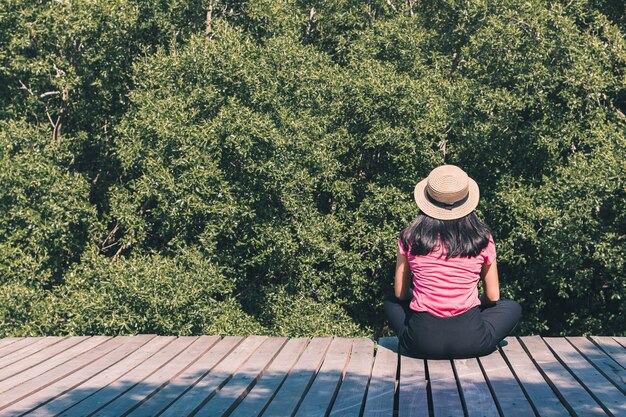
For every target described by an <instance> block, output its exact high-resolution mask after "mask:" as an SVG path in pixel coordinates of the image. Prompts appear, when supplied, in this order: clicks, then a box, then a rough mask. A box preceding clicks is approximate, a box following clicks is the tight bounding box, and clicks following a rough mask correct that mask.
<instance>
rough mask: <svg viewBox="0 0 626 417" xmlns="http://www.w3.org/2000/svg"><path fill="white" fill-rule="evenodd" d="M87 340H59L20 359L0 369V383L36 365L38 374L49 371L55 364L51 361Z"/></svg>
mask: <svg viewBox="0 0 626 417" xmlns="http://www.w3.org/2000/svg"><path fill="white" fill-rule="evenodd" d="M87 339H89V336H80V337H70V338H67V339H64V340H61V341H59V342H58V343H55V344H54V345H52V346H48V347H47V348H45V349H42V350H41V351H39V352H37V353H34V354H32V355H30V356H28V357H26V358H22V359H21V360H18V361H15V362H14V363H12V364H10V365H6V366H4V367H3V368H2V369H0V381H4V380H6V379H8V378H11V377H16V376H17V375H18V374H19V373H20V372H23V371H25V370H27V369H30V368H32V367H34V366H36V365H39V366H38V368H37V369H38V370H39V371H38V372H39V373H43V372H45V371H46V370H48V369H50V367H51V366H53V365H54V364H55V363H56V362H55V361H54V359H53V358H54V357H55V356H56V355H58V354H63V353H64V352H66V351H67V350H68V349H69V348H71V347H73V346H76V345H78V344H79V343H82V342H84V341H85V340H87ZM46 361H48V362H46ZM44 362H46V363H44ZM40 364H41V365H40ZM57 365H58V363H57ZM54 366H56V365H54ZM33 373H34V374H35V375H37V373H36V372H34V370H33V371H31V374H33Z"/></svg>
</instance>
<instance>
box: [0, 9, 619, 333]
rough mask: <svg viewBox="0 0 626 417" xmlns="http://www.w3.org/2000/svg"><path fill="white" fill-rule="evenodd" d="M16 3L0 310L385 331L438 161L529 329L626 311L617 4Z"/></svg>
mask: <svg viewBox="0 0 626 417" xmlns="http://www.w3.org/2000/svg"><path fill="white" fill-rule="evenodd" d="M0 3H1V4H2V10H3V11H4V12H3V14H2V15H1V16H0V44H1V45H2V48H0V103H2V105H1V106H0V120H2V121H1V122H0V128H1V130H0V158H1V161H2V164H3V168H5V169H3V170H2V172H0V180H1V187H0V204H2V207H1V208H2V214H0V249H2V251H3V253H4V258H3V259H2V260H1V261H0V299H1V300H3V303H0V304H2V305H4V307H3V308H2V309H0V314H2V315H3V317H4V321H3V323H4V324H3V327H2V329H1V330H0V333H1V334H20V335H25V334H41V333H47V334H53V333H59V334H68V333H104V334H118V333H134V332H159V333H171V334H199V333H230V334H237V333H239V334H249V333H271V334H281V335H314V334H315V335H318V334H330V333H332V334H337V335H356V334H359V333H360V334H371V333H372V332H375V333H377V334H380V333H384V332H386V331H387V328H386V325H385V320H384V317H383V314H382V310H381V308H380V307H381V304H382V300H383V298H384V295H385V293H387V292H389V291H391V285H392V282H393V272H394V260H395V248H396V246H395V243H396V241H397V238H398V236H399V232H400V230H402V229H403V228H404V227H406V225H408V224H409V222H410V221H411V220H412V219H413V218H414V216H415V214H416V213H417V208H416V206H415V203H414V201H413V196H412V191H413V187H414V185H415V183H416V182H417V181H419V180H420V179H422V178H423V177H424V176H425V175H427V174H428V172H429V171H430V170H431V169H432V168H434V167H435V166H437V165H439V164H441V163H444V162H445V163H454V164H457V165H459V166H461V167H463V168H464V169H465V170H466V171H467V172H468V173H469V174H470V175H471V176H472V177H473V178H475V179H476V180H477V182H478V183H479V185H480V187H481V203H480V206H479V210H478V211H479V213H480V215H481V216H482V217H483V218H484V219H485V220H486V221H487V222H488V224H489V225H490V226H491V227H492V229H493V231H494V234H495V240H496V245H497V250H498V260H499V269H500V271H501V281H502V284H501V288H502V291H503V294H504V295H506V296H507V297H511V298H515V299H517V300H520V301H521V302H522V304H523V306H524V311H525V318H524V322H523V323H522V324H521V325H520V326H519V331H520V332H522V333H530V332H541V333H546V334H567V333H572V334H574V333H586V332H595V333H616V334H619V333H623V332H624V331H626V329H624V324H623V320H621V319H620V317H623V315H624V313H625V311H624V310H625V309H626V304H625V301H624V300H626V284H625V281H624V274H623V269H624V262H623V259H624V251H623V249H622V248H623V247H624V245H623V240H624V235H625V231H624V230H625V220H624V219H625V216H626V214H625V211H624V208H623V199H624V183H623V178H624V161H623V158H622V157H621V156H622V155H623V154H624V145H625V143H626V138H625V137H624V123H625V122H626V118H625V117H624V113H626V108H625V107H624V106H625V104H624V97H625V96H626V93H625V91H624V71H623V68H625V67H626V65H625V64H626V62H625V61H626V46H625V45H626V44H625V42H624V34H623V28H624V26H623V22H622V20H623V19H622V20H620V13H619V11H618V10H616V9H615V7H614V6H611V5H605V4H604V3H603V2H597V1H593V0H575V1H573V2H572V1H567V2H556V3H550V4H547V3H545V2H540V1H536V0H531V1H527V0H523V1H522V0H507V1H502V2H497V3H493V2H485V1H482V0H480V1H479V0H476V1H469V2H468V1H464V2H459V1H452V0H441V1H433V2H422V3H419V4H417V3H413V2H383V1H366V2H363V1H352V0H342V1H318V2H314V3H311V2H301V1H300V2H294V1H278V2H277V1H265V0H263V1H259V2H239V1H221V0H219V1H215V2H212V4H213V6H214V7H213V9H212V15H211V22H210V24H211V27H210V31H209V32H210V33H209V36H208V39H207V37H206V32H205V30H206V29H207V26H206V25H207V21H206V18H207V11H208V7H209V2H208V1H207V0H197V1H178V0H170V1H153V0H117V1H114V2H112V3H111V2H108V3H106V4H103V3H100V2H95V3H94V2H91V1H73V2H71V3H58V2H43V3H42V2H39V3H33V4H32V5H31V4H26V3H23V2H13V1H8V0H0ZM564 323H566V324H567V327H564Z"/></svg>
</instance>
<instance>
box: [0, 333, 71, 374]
mask: <svg viewBox="0 0 626 417" xmlns="http://www.w3.org/2000/svg"><path fill="white" fill-rule="evenodd" d="M63 339H64V338H63V337H56V336H50V337H44V338H43V339H40V340H38V341H36V342H34V343H31V344H30V345H28V346H26V347H24V348H23V349H20V350H18V351H15V352H13V353H10V354H8V355H5V356H3V357H2V358H0V368H4V367H5V366H8V365H11V364H13V363H15V362H17V361H20V360H22V359H25V358H26V357H28V356H29V355H32V354H34V353H37V352H39V351H40V350H42V349H45V348H47V347H48V346H52V345H54V344H55V343H58V342H60V341H61V340H63Z"/></svg>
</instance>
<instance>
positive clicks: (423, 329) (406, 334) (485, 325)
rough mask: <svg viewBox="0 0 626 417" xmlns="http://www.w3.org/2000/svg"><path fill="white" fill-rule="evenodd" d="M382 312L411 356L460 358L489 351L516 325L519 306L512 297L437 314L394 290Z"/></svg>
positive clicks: (519, 313)
mask: <svg viewBox="0 0 626 417" xmlns="http://www.w3.org/2000/svg"><path fill="white" fill-rule="evenodd" d="M384 308H385V314H386V315H387V319H388V320H389V322H390V324H391V327H393V329H394V330H395V332H396V334H397V335H398V338H399V339H400V346H401V347H402V348H403V349H404V350H405V351H406V352H407V353H408V354H409V355H411V356H415V357H417V358H424V359H461V358H472V357H476V356H484V355H488V354H490V353H491V352H493V351H494V350H496V346H497V345H498V342H500V341H501V340H502V339H504V338H505V337H506V336H507V335H508V334H509V333H510V332H511V331H512V330H513V329H514V328H515V326H516V325H517V322H518V321H519V319H520V317H521V315H522V307H521V306H520V305H519V304H518V303H517V302H516V301H513V300H500V301H498V302H496V304H495V305H491V306H480V307H478V306H477V307H474V308H471V309H469V310H468V311H466V312H465V313H462V314H458V315H456V316H452V317H438V316H434V315H432V314H430V313H427V312H417V311H413V310H411V309H410V308H409V301H401V300H399V299H397V298H396V297H395V296H394V295H393V294H392V295H390V296H389V297H387V299H386V300H385V304H384Z"/></svg>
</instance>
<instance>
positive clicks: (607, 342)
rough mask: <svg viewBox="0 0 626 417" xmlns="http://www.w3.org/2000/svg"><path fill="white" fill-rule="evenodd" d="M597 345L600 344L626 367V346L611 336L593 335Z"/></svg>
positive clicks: (592, 337) (616, 360)
mask: <svg viewBox="0 0 626 417" xmlns="http://www.w3.org/2000/svg"><path fill="white" fill-rule="evenodd" d="M591 339H592V340H593V341H594V342H595V344H596V345H598V346H600V347H601V348H602V350H604V351H605V352H606V353H607V354H608V355H609V356H611V358H613V360H614V361H615V362H617V363H619V364H620V366H621V367H622V368H624V369H626V348H625V347H624V346H622V345H620V344H619V343H617V341H616V340H615V339H613V338H612V337H609V336H591Z"/></svg>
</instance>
